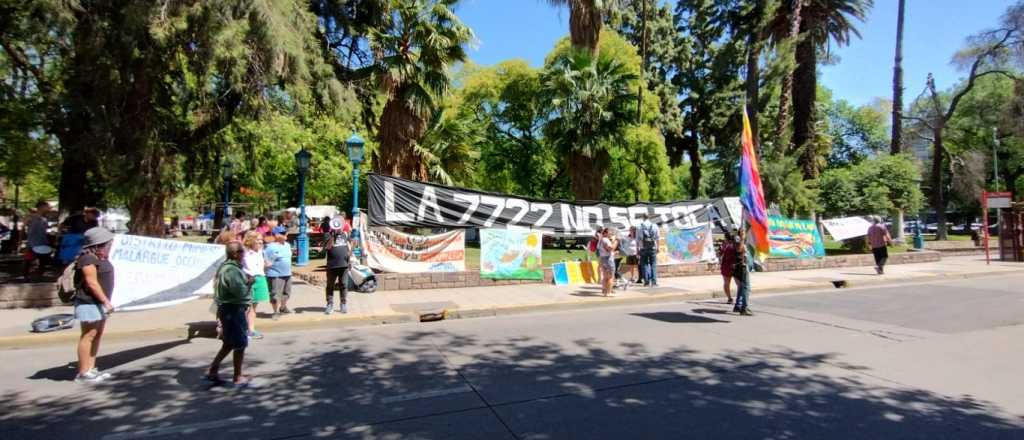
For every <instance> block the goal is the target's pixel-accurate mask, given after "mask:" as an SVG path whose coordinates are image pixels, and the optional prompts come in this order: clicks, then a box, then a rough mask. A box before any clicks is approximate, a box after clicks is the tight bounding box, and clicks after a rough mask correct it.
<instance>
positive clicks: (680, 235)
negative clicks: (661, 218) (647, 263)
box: [658, 223, 718, 264]
mask: <svg viewBox="0 0 1024 440" xmlns="http://www.w3.org/2000/svg"><path fill="white" fill-rule="evenodd" d="M662 235H663V239H662V241H663V242H664V243H665V257H666V263H661V261H659V262H658V264H683V263H700V262H715V261H717V260H718V256H717V254H715V240H714V237H713V235H712V233H711V224H710V223H708V224H705V225H704V226H698V227H696V228H667V229H664V230H662ZM659 260H660V259H659Z"/></svg>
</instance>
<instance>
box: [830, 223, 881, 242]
mask: <svg viewBox="0 0 1024 440" xmlns="http://www.w3.org/2000/svg"><path fill="white" fill-rule="evenodd" d="M821 224H822V225H824V226H825V229H826V230H828V234H829V235H831V236H832V238H833V239H834V240H836V241H843V240H846V239H850V238H856V237H863V236H865V235H868V228H870V227H871V223H868V221H867V220H864V217H843V218H833V219H829V220H822V221H821Z"/></svg>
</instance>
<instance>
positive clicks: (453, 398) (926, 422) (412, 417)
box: [0, 326, 1024, 439]
mask: <svg viewBox="0 0 1024 440" xmlns="http://www.w3.org/2000/svg"><path fill="white" fill-rule="evenodd" d="M396 333H397V332H395V331H385V330H381V329H366V328H364V329H346V330H339V331H337V332H332V333H331V335H332V338H331V339H330V341H329V342H323V343H317V344H314V345H312V346H311V348H310V349H309V350H310V351H308V352H289V353H287V354H283V355H279V356H275V358H274V361H275V362H274V364H273V366H271V365H270V364H269V363H264V361H263V360H262V359H261V358H260V354H259V353H260V345H252V346H250V349H249V353H248V355H249V356H250V359H252V360H251V361H250V363H249V365H250V368H249V371H250V373H251V374H253V375H254V376H255V377H256V378H257V380H258V382H259V385H260V386H259V387H257V388H255V389H250V390H214V391H207V390H205V389H204V388H202V387H201V386H200V384H199V382H198V378H199V376H200V375H201V373H202V369H203V368H204V367H205V365H206V364H205V362H207V361H208V359H206V358H204V359H201V360H195V359H194V358H188V357H185V356H182V355H179V354H173V355H172V354H168V355H166V356H164V357H162V358H159V359H156V358H154V357H150V358H147V359H146V362H139V363H135V362H131V361H129V362H122V364H121V365H122V367H123V368H121V369H119V371H116V374H117V376H116V380H115V381H113V383H112V384H110V385H109V386H104V387H97V388H95V389H91V390H89V391H88V392H80V391H81V390H82V388H80V387H76V388H72V385H70V384H69V388H68V389H67V391H66V392H63V393H61V392H58V393H56V394H50V395H46V396H42V397H40V396H28V395H26V394H25V393H24V392H3V393H2V394H0V399H2V402H3V404H2V406H3V411H2V412H0V437H2V438H10V439H16V438H55V437H57V436H58V435H65V434H74V435H76V438H95V437H100V436H102V435H107V434H110V433H118V432H119V433H126V432H136V431H139V430H143V429H154V428H168V429H172V431H169V432H176V431H173V427H175V426H182V425H185V424H194V423H203V422H210V421H219V420H227V419H229V418H231V417H239V416H250V417H252V418H253V419H254V422H253V423H252V424H249V425H246V426H232V427H231V428H230V429H218V430H204V431H200V432H192V433H189V434H188V435H191V436H192V437H193V438H242V437H246V436H259V437H261V438H277V437H287V436H295V437H301V436H331V437H344V438H467V439H470V438H473V439H475V438H513V437H512V436H511V434H510V433H509V430H512V431H514V433H515V437H517V438H524V439H525V438H533V439H564V438H570V439H571V438H585V439H601V438H622V437H624V436H629V437H633V438H683V437H686V438H773V439H789V438H922V439H924V438H928V439H930V438H1007V439H1009V438H1021V436H1022V435H1024V428H1022V427H1024V422H1022V421H1021V420H1020V419H1018V418H1015V417H1014V416H1009V415H1005V414H1001V413H1000V410H999V409H998V408H997V407H995V406H994V405H992V404H989V403H987V402H983V401H979V400H975V399H973V398H971V397H950V396H944V395H940V394H936V393H933V392H930V391H926V390H921V389H916V388H912V387H905V386H900V385H896V384H893V383H889V382H884V381H882V380H878V379H875V378H873V377H872V376H870V375H869V374H860V373H859V372H858V370H861V371H867V370H868V369H867V368H865V367H863V366H856V365H845V364H842V363H840V362H838V361H837V360H836V359H834V356H833V355H832V354H828V353H807V352H800V351H794V350H789V349H784V348H756V349H743V350H735V351H724V352H705V351H700V350H696V349H694V348H690V347H687V346H684V345H679V346H675V347H670V348H657V349H656V348H652V347H650V344H647V343H645V342H644V341H641V340H632V341H625V342H619V343H612V342H609V341H602V340H601V339H598V338H596V337H584V338H580V339H576V340H573V341H569V342H564V341H563V342H556V341H551V340H545V339H540V338H536V337H532V336H524V335H516V334H507V335H504V336H503V337H483V336H479V335H477V334H473V333H470V332H469V331H465V332H459V331H456V330H454V329H452V328H449V327H445V326H440V327H437V328H434V329H431V330H429V331H428V330H422V329H420V328H416V329H415V330H409V331H404V332H402V333H401V334H399V336H398V337H396V336H395V335H396ZM305 337H307V336H305V335H304V334H303V333H299V332H296V333H291V334H289V335H282V336H279V338H280V340H279V341H278V342H273V341H271V340H270V338H268V341H269V342H265V343H280V344H285V345H287V344H292V343H294V342H295V340H302V339H303V338H305ZM320 337H322V335H321V336H320ZM382 342H388V343H386V344H385V343H382ZM375 343H376V344H375ZM168 344H170V343H168ZM159 347H167V346H166V345H162V344H159V345H158V346H151V347H142V348H140V349H134V350H140V351H139V352H138V353H135V354H132V355H125V354H123V353H125V352H121V353H117V354H115V355H122V356H123V357H124V359H130V358H133V357H135V358H137V359H138V358H140V357H139V354H140V353H145V352H146V351H145V350H149V351H155V352H156V353H160V352H162V351H163V350H159V351H157V350H158V349H159ZM212 347H213V344H211V348H212ZM130 351H132V350H129V352H130ZM115 355H111V356H115ZM209 355H210V356H212V355H213V352H212V351H211V352H210V353H209ZM150 356H151V355H150ZM282 364H283V366H282ZM45 371H49V370H44V372H45ZM44 372H40V373H44ZM40 373H37V375H40ZM43 375H46V374H43ZM34 378H35V377H34ZM467 381H468V383H467ZM499 417H500V420H499ZM506 426H507V428H506Z"/></svg>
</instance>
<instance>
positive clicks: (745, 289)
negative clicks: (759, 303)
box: [733, 266, 750, 312]
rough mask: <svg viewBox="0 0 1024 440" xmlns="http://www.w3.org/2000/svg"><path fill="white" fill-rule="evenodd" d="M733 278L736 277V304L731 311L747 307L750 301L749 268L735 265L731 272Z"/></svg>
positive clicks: (738, 310)
mask: <svg viewBox="0 0 1024 440" xmlns="http://www.w3.org/2000/svg"><path fill="white" fill-rule="evenodd" d="M733 278H734V279H736V305H735V306H734V307H733V311H734V312H740V311H743V310H746V309H747V304H748V302H749V301H750V270H748V269H747V267H746V266H743V267H742V268H739V267H737V268H736V270H735V271H734V272H733Z"/></svg>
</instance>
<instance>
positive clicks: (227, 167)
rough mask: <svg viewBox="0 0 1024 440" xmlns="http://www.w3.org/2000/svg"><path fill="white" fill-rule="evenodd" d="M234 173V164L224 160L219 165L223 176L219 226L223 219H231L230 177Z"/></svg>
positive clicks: (222, 223)
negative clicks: (222, 201)
mask: <svg viewBox="0 0 1024 440" xmlns="http://www.w3.org/2000/svg"><path fill="white" fill-rule="evenodd" d="M234 175H235V165H234V164H233V163H231V162H229V161H224V163H223V164H222V165H221V176H222V177H224V218H223V220H221V228H223V227H224V226H223V225H224V222H225V221H231V220H230V218H231V178H232V177H234Z"/></svg>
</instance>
